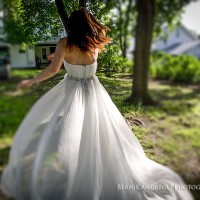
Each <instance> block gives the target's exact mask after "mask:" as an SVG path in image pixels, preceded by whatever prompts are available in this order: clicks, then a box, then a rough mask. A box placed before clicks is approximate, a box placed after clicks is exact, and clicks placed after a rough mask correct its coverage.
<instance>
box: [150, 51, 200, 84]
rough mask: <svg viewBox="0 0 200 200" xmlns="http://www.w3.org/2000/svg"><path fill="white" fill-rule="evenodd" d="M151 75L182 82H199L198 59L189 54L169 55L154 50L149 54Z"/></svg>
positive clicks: (199, 64)
mask: <svg viewBox="0 0 200 200" xmlns="http://www.w3.org/2000/svg"><path fill="white" fill-rule="evenodd" d="M150 74H151V76H152V77H155V78H159V79H166V80H171V81H177V82H184V83H200V61H199V60H198V59H196V58H195V57H194V56H191V55H180V56H171V55H168V54H166V53H164V52H155V53H153V54H152V56H151V66H150Z"/></svg>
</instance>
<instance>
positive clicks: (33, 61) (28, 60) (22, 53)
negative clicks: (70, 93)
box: [0, 12, 66, 68]
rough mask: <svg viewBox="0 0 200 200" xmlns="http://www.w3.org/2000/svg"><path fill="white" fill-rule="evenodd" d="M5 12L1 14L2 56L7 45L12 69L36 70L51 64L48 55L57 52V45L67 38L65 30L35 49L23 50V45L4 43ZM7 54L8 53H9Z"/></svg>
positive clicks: (0, 50)
mask: <svg viewBox="0 0 200 200" xmlns="http://www.w3.org/2000/svg"><path fill="white" fill-rule="evenodd" d="M2 19H3V12H0V41H2V42H1V43H0V55H1V54H5V53H4V52H3V51H5V44H7V47H8V48H7V50H6V51H7V52H8V54H9V60H10V63H11V67H12V68H35V67H40V66H42V65H43V66H46V65H48V64H49V63H50V61H48V55H49V54H51V53H53V52H54V51H55V47H56V44H57V42H58V40H59V39H60V38H61V37H64V36H66V32H65V30H64V29H63V28H62V29H60V30H59V31H58V35H57V36H56V37H54V38H51V39H50V40H48V41H38V43H37V44H36V45H35V47H26V48H22V46H21V45H18V44H16V45H13V44H10V45H9V44H8V43H5V42H4V38H5V35H4V34H3V22H2ZM7 52H6V53H7Z"/></svg>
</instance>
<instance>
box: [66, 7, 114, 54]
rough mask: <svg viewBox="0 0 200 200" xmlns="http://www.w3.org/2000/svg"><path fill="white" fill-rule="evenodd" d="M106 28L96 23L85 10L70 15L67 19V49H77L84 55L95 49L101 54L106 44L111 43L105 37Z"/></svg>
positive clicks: (109, 39)
mask: <svg viewBox="0 0 200 200" xmlns="http://www.w3.org/2000/svg"><path fill="white" fill-rule="evenodd" d="M108 30H109V28H108V27H107V26H104V25H102V24H101V23H99V22H98V20H97V19H96V17H95V16H93V15H92V14H91V13H90V12H89V11H88V10H87V9H86V8H80V9H79V10H75V11H73V12H72V13H71V15H70V16H69V19H68V30H67V47H69V49H72V48H73V47H77V48H78V49H79V50H80V51H81V52H83V53H85V54H88V55H90V54H92V53H93V52H94V50H95V49H98V50H99V52H101V51H102V50H103V48H104V46H105V45H106V44H107V43H110V42H111V41H112V39H111V38H108V37H106V32H107V31H108Z"/></svg>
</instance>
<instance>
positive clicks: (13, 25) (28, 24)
mask: <svg viewBox="0 0 200 200" xmlns="http://www.w3.org/2000/svg"><path fill="white" fill-rule="evenodd" d="M81 6H87V8H88V9H89V10H90V11H91V12H92V13H96V16H97V18H98V19H99V20H101V21H103V22H104V20H105V19H106V15H107V13H108V11H109V10H110V8H111V7H112V6H113V2H112V1H111V2H109V1H108V2H107V0H101V1H96V0H90V1H88V0H87V1H86V0H71V1H66V0H55V1H52V0H40V1H32V0H3V11H4V22H3V23H4V32H5V33H6V40H7V41H9V43H12V44H21V43H26V44H28V45H35V44H36V43H37V42H38V41H40V40H47V39H50V38H51V37H52V36H57V33H58V30H59V29H60V28H63V27H64V29H65V30H66V29H67V19H68V15H69V14H70V13H71V12H72V11H73V10H77V9H78V8H79V7H81ZM106 20H107V19H106Z"/></svg>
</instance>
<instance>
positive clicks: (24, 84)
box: [17, 79, 35, 90]
mask: <svg viewBox="0 0 200 200" xmlns="http://www.w3.org/2000/svg"><path fill="white" fill-rule="evenodd" d="M34 83H35V82H34V80H33V79H26V80H22V81H21V82H19V83H18V84H17V90H19V89H24V88H29V87H31V86H32V85H33V84H34Z"/></svg>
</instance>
